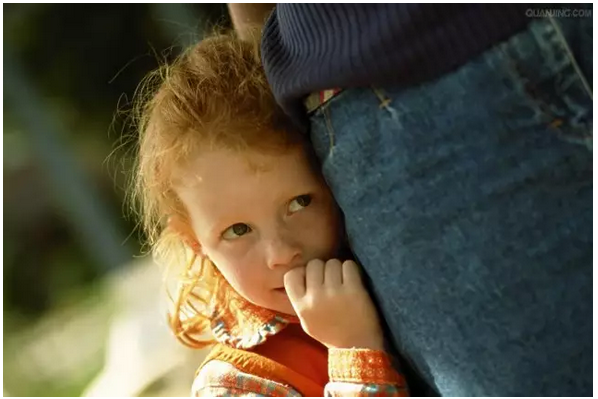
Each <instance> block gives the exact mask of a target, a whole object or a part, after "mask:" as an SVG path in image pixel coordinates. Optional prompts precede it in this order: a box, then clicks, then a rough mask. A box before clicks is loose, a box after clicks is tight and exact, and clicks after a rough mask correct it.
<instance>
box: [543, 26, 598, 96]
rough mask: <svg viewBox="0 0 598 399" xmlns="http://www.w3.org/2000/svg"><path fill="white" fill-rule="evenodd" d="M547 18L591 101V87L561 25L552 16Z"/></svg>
mask: <svg viewBox="0 0 598 399" xmlns="http://www.w3.org/2000/svg"><path fill="white" fill-rule="evenodd" d="M548 19H549V20H550V23H551V24H552V26H553V27H554V30H555V32H556V35H557V37H558V39H559V41H560V42H561V45H562V46H563V47H564V48H565V52H566V53H567V57H568V58H569V61H570V62H571V64H572V65H573V69H575V72H576V73H577V75H578V76H579V78H580V79H581V82H582V84H583V87H584V89H585V90H586V92H587V93H588V95H589V96H590V100H592V101H593V93H592V88H591V87H590V85H589V84H588V81H587V79H586V77H585V75H584V74H583V72H582V71H581V68H580V67H579V64H578V63H577V60H576V59H575V57H574V56H573V52H572V51H571V47H569V43H567V40H566V39H565V35H563V31H562V30H561V27H560V26H558V24H557V23H556V21H555V20H554V18H553V17H552V16H549V18H548Z"/></svg>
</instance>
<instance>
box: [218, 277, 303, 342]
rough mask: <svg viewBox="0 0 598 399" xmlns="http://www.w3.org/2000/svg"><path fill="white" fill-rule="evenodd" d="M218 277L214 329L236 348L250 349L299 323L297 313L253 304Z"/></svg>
mask: <svg viewBox="0 0 598 399" xmlns="http://www.w3.org/2000/svg"><path fill="white" fill-rule="evenodd" d="M216 281H217V287H216V290H215V293H214V296H213V298H212V302H211V308H212V316H211V330H212V334H213V335H214V338H215V339H216V340H217V341H218V342H220V343H222V344H225V345H228V346H231V347H233V348H238V349H250V348H253V347H255V346H257V345H260V344H262V343H264V342H265V341H266V339H267V338H268V337H270V336H273V335H275V334H277V333H279V332H280V331H282V330H283V329H284V328H285V327H286V326H288V325H289V324H291V323H299V319H298V318H297V317H296V316H291V315H288V314H284V313H279V312H276V311H273V310H270V309H266V308H262V307H260V306H257V305H254V304H252V303H251V302H249V301H248V300H246V299H245V298H243V297H242V296H241V295H240V294H238V293H237V292H236V291H235V289H234V288H233V287H231V286H230V284H229V283H228V282H227V281H226V279H225V278H224V277H222V275H221V274H219V273H218V276H217V278H216Z"/></svg>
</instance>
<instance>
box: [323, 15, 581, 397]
mask: <svg viewBox="0 0 598 399" xmlns="http://www.w3.org/2000/svg"><path fill="white" fill-rule="evenodd" d="M591 24H592V22H591V18H587V19H579V18H578V19H571V20H566V21H565V20H554V19H548V18H546V19H542V20H537V21H534V22H533V23H532V24H530V26H529V28H528V29H527V30H526V31H525V32H522V33H520V34H518V35H516V36H513V37H512V38H510V39H509V40H508V41H506V42H504V43H501V44H499V45H497V46H495V47H494V48H493V49H491V50H489V51H487V52H486V53H484V54H483V55H482V56H480V57H478V58H476V59H474V60H472V61H470V62H469V63H468V64H466V65H465V66H463V67H461V68H460V69H458V70H456V71H454V72H453V73H451V74H448V75H445V76H444V77H442V78H440V79H438V80H436V81H433V82H428V83H426V84H425V85H421V86H418V87H415V88H408V89H404V88H403V89H401V88H383V89H382V88H380V89H379V88H372V89H348V90H345V91H343V92H342V93H341V94H339V95H338V96H336V97H335V98H333V99H332V100H330V101H329V102H328V103H326V104H324V105H323V106H321V107H320V108H319V109H318V110H316V111H315V113H314V114H312V116H311V124H312V126H311V138H312V141H313V144H314V148H315V150H316V153H317V155H318V157H319V159H320V160H321V162H322V169H323V173H324V175H325V177H326V179H327V181H328V183H329V185H330V186H331V188H332V191H333V193H334V195H335V197H336V199H337V201H338V203H339V205H340V207H341V209H342V210H343V212H344V214H345V220H346V228H347V234H348V236H349V240H350V244H351V246H352V248H353V251H354V253H355V255H356V257H357V259H358V260H359V261H360V263H361V264H362V265H363V267H364V268H365V271H366V273H367V275H368V276H369V278H370V279H371V287H372V295H373V296H374V298H375V299H376V300H377V302H378V305H379V306H380V309H381V311H382V314H383V316H384V318H385V320H386V322H387V323H388V325H389V328H390V330H391V341H392V342H393V343H394V345H395V346H396V348H397V349H398V351H399V352H400V353H401V354H402V355H403V356H404V357H405V358H406V359H407V361H408V363H409V364H411V365H412V366H413V367H414V368H415V369H416V370H417V372H418V373H419V374H420V375H421V376H422V377H423V379H424V380H425V381H426V382H427V383H428V384H429V385H430V386H432V387H433V388H434V389H436V390H437V391H438V393H439V394H440V395H444V396H477V395H485V396H495V395H499V396H519V395H524V396H538V395H541V396H560V395H571V396H589V395H592V370H593V366H592V150H591V148H592V123H593V114H592V93H591V86H590V84H591V76H585V77H584V75H583V71H591V63H592V57H591V51H592V39H591V33H592V27H591ZM588 25H589V28H588ZM587 34H589V35H590V36H589V37H588V36H584V35H587ZM572 39H574V41H571V40H572ZM580 43H581V46H585V47H582V48H580ZM576 52H577V53H578V54H582V55H583V56H580V59H581V61H580V60H578V61H577V62H576V61H574V57H575V53H576ZM587 52H589V54H590V56H589V57H588V55H587ZM588 63H589V65H588Z"/></svg>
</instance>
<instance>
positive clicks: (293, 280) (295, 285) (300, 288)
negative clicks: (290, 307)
mask: <svg viewBox="0 0 598 399" xmlns="http://www.w3.org/2000/svg"><path fill="white" fill-rule="evenodd" d="M283 281H284V289H285V290H286V291H287V295H288V296H289V299H290V300H291V303H292V302H293V301H295V300H299V299H301V298H303V296H305V267H297V268H295V269H293V270H289V271H288V272H286V273H285V275H284V277H283Z"/></svg>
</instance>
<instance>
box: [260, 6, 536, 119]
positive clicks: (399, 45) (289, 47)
mask: <svg viewBox="0 0 598 399" xmlns="http://www.w3.org/2000/svg"><path fill="white" fill-rule="evenodd" d="M527 8H529V6H527V5H525V4H515V5H514V4H495V5H491V4H487V5H486V4H461V5H445V4H278V5H277V7H276V9H275V10H274V11H273V13H272V15H271V16H270V18H269V19H268V21H267V23H266V25H265V28H264V33H263V37H262V60H263V63H264V68H265V70H266V74H267V76H268V81H269V82H270V85H271V87H272V90H273V91H274V95H275V96H276V99H277V101H278V103H279V104H280V105H281V107H282V108H283V109H284V110H285V112H286V113H287V114H289V115H290V116H291V117H292V118H293V119H294V120H295V121H297V122H299V123H301V124H302V125H303V126H305V123H306V118H305V110H304V107H303V99H304V97H305V96H306V95H307V94H310V93H312V92H315V91H319V90H323V89H329V88H349V87H367V86H370V85H375V86H378V87H389V86H393V87H408V86H413V85H416V84H419V83H421V82H424V81H427V80H430V79H434V78H436V77H438V76H440V75H442V74H444V73H446V72H449V71H451V70H453V69H455V68H457V67H459V66H460V65H462V64H464V63H466V62H467V61H469V60H470V59H472V58H473V57H475V56H476V55H478V54H480V53H481V52H483V51H484V50H486V49H487V48H489V47H491V46H492V45H494V44H496V43H498V42H500V41H502V40H505V39H507V38H508V37H509V36H511V35H512V34H514V33H516V32H517V31H519V30H522V29H523V28H524V27H525V26H526V25H527V24H528V22H529V21H530V19H529V18H527V17H526V16H525V10H526V9H527Z"/></svg>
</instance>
